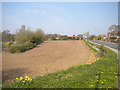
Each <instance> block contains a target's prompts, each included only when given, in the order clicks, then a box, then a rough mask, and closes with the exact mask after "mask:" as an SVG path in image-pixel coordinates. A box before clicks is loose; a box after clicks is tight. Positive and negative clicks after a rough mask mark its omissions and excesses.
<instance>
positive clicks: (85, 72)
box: [3, 42, 118, 88]
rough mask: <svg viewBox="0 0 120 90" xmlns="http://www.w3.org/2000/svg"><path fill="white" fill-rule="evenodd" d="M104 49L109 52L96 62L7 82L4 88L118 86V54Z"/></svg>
mask: <svg viewBox="0 0 120 90" xmlns="http://www.w3.org/2000/svg"><path fill="white" fill-rule="evenodd" d="M86 43H89V42H86ZM104 50H106V52H107V53H106V54H105V55H104V57H103V58H102V59H101V60H98V61H96V62H95V63H92V64H82V65H78V66H72V67H70V68H69V69H68V70H62V71H60V72H56V73H51V74H46V75H44V76H37V77H36V78H34V79H33V81H32V82H31V83H23V82H14V83H9V84H8V83H7V84H4V85H3V88H28V87H29V88H107V87H112V88H116V87H117V78H116V74H115V73H117V72H118V71H117V70H118V65H117V55H116V54H115V53H114V52H113V51H111V50H110V49H108V48H105V47H104Z"/></svg>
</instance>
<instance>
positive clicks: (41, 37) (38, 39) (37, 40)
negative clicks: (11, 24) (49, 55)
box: [33, 29, 45, 44]
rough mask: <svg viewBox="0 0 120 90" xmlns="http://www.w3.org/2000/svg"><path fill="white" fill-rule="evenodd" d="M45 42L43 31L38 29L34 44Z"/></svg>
mask: <svg viewBox="0 0 120 90" xmlns="http://www.w3.org/2000/svg"><path fill="white" fill-rule="evenodd" d="M44 40H45V34H44V32H43V30H42V29H37V30H36V32H35V33H34V37H33V42H34V43H36V44H39V43H40V42H42V41H44Z"/></svg>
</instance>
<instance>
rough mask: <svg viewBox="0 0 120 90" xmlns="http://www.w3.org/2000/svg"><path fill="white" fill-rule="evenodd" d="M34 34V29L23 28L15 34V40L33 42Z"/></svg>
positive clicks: (21, 42)
mask: <svg viewBox="0 0 120 90" xmlns="http://www.w3.org/2000/svg"><path fill="white" fill-rule="evenodd" d="M33 36H34V33H33V32H32V31H30V30H22V31H19V32H18V33H17V34H16V35H15V41H16V42H17V43H20V44H23V43H25V42H31V41H32V39H33Z"/></svg>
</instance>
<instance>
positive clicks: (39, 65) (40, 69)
mask: <svg viewBox="0 0 120 90" xmlns="http://www.w3.org/2000/svg"><path fill="white" fill-rule="evenodd" d="M90 55H91V52H90V49H89V48H88V47H87V46H86V45H85V43H84V42H83V41H78V40H69V41H46V42H44V43H42V44H41V45H38V46H37V47H36V48H34V49H31V50H28V51H26V52H23V53H18V54H10V53H3V55H2V58H3V60H2V71H3V73H2V75H3V80H4V81H6V80H14V79H15V78H16V77H20V76H25V75H28V76H31V77H34V76H37V75H44V74H46V73H52V72H56V71H60V70H65V69H68V68H69V67H70V66H73V65H79V64H86V63H88V62H89V57H90Z"/></svg>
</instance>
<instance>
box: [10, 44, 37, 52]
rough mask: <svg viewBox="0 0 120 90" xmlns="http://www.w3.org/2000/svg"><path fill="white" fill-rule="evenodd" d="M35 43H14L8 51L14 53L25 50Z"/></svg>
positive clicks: (32, 46)
mask: <svg viewBox="0 0 120 90" xmlns="http://www.w3.org/2000/svg"><path fill="white" fill-rule="evenodd" d="M35 46H36V45H35V44H32V43H26V44H18V45H17V44H16V45H13V46H11V47H10V50H9V51H10V52H11V53H16V52H24V51H26V50H29V49H32V48H34V47H35Z"/></svg>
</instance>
